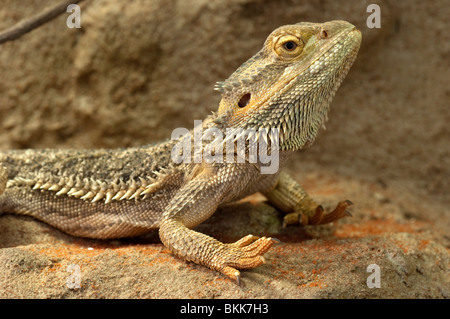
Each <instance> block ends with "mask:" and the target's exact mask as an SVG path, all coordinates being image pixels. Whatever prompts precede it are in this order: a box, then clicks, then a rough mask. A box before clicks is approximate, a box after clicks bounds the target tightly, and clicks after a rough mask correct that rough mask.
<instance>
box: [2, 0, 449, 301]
mask: <svg viewBox="0 0 450 319" xmlns="http://www.w3.org/2000/svg"><path fill="white" fill-rule="evenodd" d="M51 3H52V1H39V2H31V3H30V4H28V5H26V6H25V5H23V4H22V2H17V1H13V0H4V1H3V2H2V7H1V9H0V30H2V29H5V28H6V27H8V26H10V25H12V24H14V23H15V22H17V21H19V20H20V19H22V18H24V17H29V16H31V15H32V14H35V13H37V12H39V11H40V10H41V8H42V7H43V6H44V5H45V4H51ZM369 3H370V1H360V0H354V1H345V2H339V3H338V2H336V1H331V0H330V1H294V0H290V1H288V0H283V1H279V0H277V1H259V0H232V1H226V2H225V1H210V0H208V1H206V0H196V1H176V0H172V1H143V0H142V1H133V2H129V1H114V2H113V1H107V0H97V1H94V2H88V1H85V2H84V3H82V5H81V8H82V28H81V29H79V30H71V29H68V28H67V27H66V24H65V19H66V16H64V15H63V16H61V17H59V18H57V19H56V20H54V21H52V22H51V23H48V24H46V25H44V26H43V27H41V28H39V29H37V30H35V31H33V32H31V33H29V34H27V35H25V36H24V37H22V38H21V39H19V40H17V41H14V42H11V43H6V44H3V45H2V46H1V50H0V76H1V81H0V132H1V133H0V148H2V149H11V148H27V147H31V148H42V147H52V148H53V147H58V148H94V147H122V146H131V145H140V144H145V143H150V142H153V141H157V140H159V139H161V138H167V137H169V136H170V133H171V131H172V130H173V129H174V128H176V127H186V128H192V126H193V120H194V119H202V118H203V117H204V116H206V115H207V114H208V113H209V112H210V111H212V110H215V109H216V108H217V105H218V101H219V98H220V97H219V95H218V94H217V93H214V92H213V91H212V88H213V85H214V83H215V82H216V81H221V80H223V79H225V78H226V77H227V76H228V75H229V74H231V72H233V71H234V70H235V69H236V68H237V67H238V66H239V65H240V64H241V63H242V62H244V61H245V60H246V59H247V58H249V57H250V56H251V55H253V54H254V53H255V52H256V51H257V50H259V48H260V47H261V45H262V43H263V41H264V39H265V37H266V36H267V35H268V34H269V33H270V31H271V30H273V29H274V28H276V27H278V26H280V25H283V24H289V23H295V22H299V21H327V20H333V19H343V20H347V21H350V22H352V23H354V24H355V25H357V27H358V28H359V29H360V30H361V31H362V33H363V43H362V47H361V50H360V54H359V56H358V59H357V61H356V63H355V65H354V67H353V68H352V70H351V71H350V73H349V75H348V77H347V79H346V81H344V84H343V85H342V87H341V89H340V90H339V91H338V93H337V95H336V98H335V100H334V102H333V104H332V109H331V113H330V114H329V118H330V120H329V122H328V124H327V130H326V131H324V132H321V134H320V136H319V138H318V140H317V141H316V143H315V144H314V146H313V147H312V148H311V149H309V150H307V151H304V152H299V153H298V154H297V155H296V157H295V158H294V159H293V160H292V161H291V162H290V163H289V165H288V167H287V169H288V170H289V171H290V172H292V173H293V174H294V176H295V177H296V178H297V180H299V181H301V183H302V184H303V185H304V186H305V188H306V189H307V190H308V192H309V193H310V194H311V195H312V196H313V197H314V198H316V199H317V200H318V201H319V202H322V203H323V204H324V205H325V206H327V207H328V208H332V207H333V206H334V205H335V204H336V203H337V202H338V201H339V200H343V199H347V198H348V199H351V200H352V201H353V202H354V203H355V206H354V207H353V208H352V214H353V216H354V217H353V218H347V219H345V220H342V221H339V222H338V223H336V224H334V225H326V226H321V227H288V228H286V229H282V228H281V217H282V216H280V213H279V212H277V211H276V210H275V209H273V208H272V207H271V206H269V205H267V204H266V203H265V202H264V198H263V197H262V196H260V195H254V196H252V197H250V198H247V199H246V200H244V201H242V202H240V203H237V204H233V205H231V206H228V207H224V208H222V209H221V210H220V211H219V212H218V213H217V214H216V215H215V216H213V217H212V218H211V219H210V220H208V221H206V222H205V223H204V224H202V225H200V226H199V227H198V229H199V230H201V231H202V232H205V233H208V234H210V235H213V236H214V237H216V238H218V239H220V240H223V241H227V242H229V241H234V240H237V239H239V238H240V237H241V236H244V235H247V234H248V233H253V234H258V235H268V236H274V237H277V238H279V239H281V240H282V242H283V243H282V244H280V245H278V246H276V247H275V248H274V249H272V250H270V251H269V252H268V253H267V263H266V264H265V265H264V266H261V267H259V268H256V269H254V270H249V271H244V272H243V274H242V277H243V285H242V286H241V287H238V286H236V285H235V284H234V283H232V282H231V281H229V280H228V279H226V278H224V277H223V276H221V275H220V274H218V273H216V272H213V271H210V270H208V269H205V268H203V267H200V266H197V265H195V264H192V263H186V262H184V261H181V260H179V259H177V258H176V257H174V256H173V255H171V254H170V253H169V251H168V250H167V249H165V248H164V247H163V246H162V245H161V244H160V242H159V240H158V238H157V234H150V235H149V236H147V237H145V238H137V239H130V240H120V241H118V240H116V241H93V240H85V239H79V238H73V237H70V236H67V235H65V234H62V233H61V232H59V231H57V230H54V229H52V228H51V227H49V226H47V225H44V224H42V223H40V222H37V221H35V220H32V219H30V218H25V217H18V216H10V215H2V216H1V217H0V248H1V249H0V287H2V289H0V297H1V298H181V297H182V298H448V297H449V296H450V275H449V266H450V264H449V263H450V257H449V256H450V255H449V247H450V237H449V235H448V234H449V230H450V216H449V215H450V211H449V208H448V207H450V185H449V183H450V182H449V181H450V178H449V177H450V154H449V153H450V132H449V131H450V129H449V126H448V123H449V122H450V113H449V112H448V101H449V97H450V90H449V89H448V84H447V83H448V79H449V78H450V67H449V63H450V62H449V61H450V59H449V55H450V34H449V33H448V32H447V30H448V27H449V22H448V19H447V18H448V16H449V15H450V12H449V11H450V8H449V7H448V6H446V5H441V4H440V3H439V1H437V2H423V1H418V0H415V1H404V2H400V3H399V2H397V1H383V3H382V4H381V10H382V28H381V29H368V28H367V27H366V24H365V22H366V18H367V16H368V14H367V13H366V8H367V5H368V4H369ZM372 264H376V265H378V266H379V267H380V284H381V288H369V287H368V286H367V278H368V277H369V276H370V275H371V273H370V272H367V267H368V266H369V265H372ZM70 265H72V266H71V267H74V266H75V268H69V270H68V267H69V266H70ZM73 265H74V266H73ZM77 267H79V268H77ZM74 269H75V270H74ZM77 269H79V275H80V276H79V278H80V279H81V281H80V288H70V287H73V284H74V283H76V281H74V278H75V277H76V276H77V273H76V272H77Z"/></svg>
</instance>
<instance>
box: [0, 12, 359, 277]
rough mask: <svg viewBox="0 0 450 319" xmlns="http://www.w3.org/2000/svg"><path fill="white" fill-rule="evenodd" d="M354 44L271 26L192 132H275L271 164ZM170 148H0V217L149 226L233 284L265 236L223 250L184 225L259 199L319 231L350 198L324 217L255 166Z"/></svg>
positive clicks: (327, 26)
mask: <svg viewBox="0 0 450 319" xmlns="http://www.w3.org/2000/svg"><path fill="white" fill-rule="evenodd" d="M360 42H361V33H360V32H359V31H358V30H357V29H356V28H355V27H354V26H353V25H352V24H350V23H348V22H345V21H331V22H326V23H298V24H294V25H286V26H282V27H280V28H277V29H276V30H274V31H273V32H272V33H271V34H270V35H269V37H268V38H267V40H266V41H265V43H264V46H263V48H262V49H261V50H260V51H259V52H258V53H256V55H254V56H253V57H252V58H250V59H249V60H248V61H247V62H245V63H244V64H242V65H241V66H240V67H239V68H238V69H237V70H236V71H235V72H234V73H233V74H232V75H231V76H230V77H229V78H228V79H227V80H226V81H224V82H219V83H218V84H217V86H216V90H218V91H219V92H220V93H221V94H222V99H221V101H220V105H219V110H218V112H217V113H213V115H210V116H209V117H207V119H206V120H205V121H204V124H203V128H204V129H206V130H207V129H210V128H216V129H218V130H219V131H220V132H225V130H226V129H227V128H242V129H255V130H258V129H260V128H266V129H270V128H277V129H278V132H279V144H277V145H279V164H280V166H282V165H283V163H284V162H285V161H286V160H287V159H288V158H289V157H290V155H291V154H292V153H293V152H294V151H295V150H298V149H303V148H306V147H308V146H309V145H311V143H312V142H313V141H314V139H315V137H316V135H317V133H318V130H319V129H320V128H321V127H322V126H323V124H324V122H325V121H326V119H327V112H328V109H329V105H330V102H331V100H332V98H333V97H334V94H335V92H336V90H337V89H338V87H339V86H340V84H341V82H342V81H343V79H344V77H345V76H346V74H347V72H348V70H349V69H350V67H351V65H352V64H353V61H354V60H355V58H356V55H357V52H358V50H359V46H360ZM178 142H179V139H178V140H167V141H164V142H161V143H158V144H154V145H147V146H142V147H134V148H127V149H100V150H52V149H44V150H10V151H0V163H1V164H2V165H3V167H2V165H0V194H1V195H0V212H2V213H14V214H23V215H29V216H32V217H34V218H36V219H38V220H41V221H44V222H45V223H47V224H50V225H52V226H54V227H56V228H57V229H60V230H61V231H63V232H65V233H68V234H70V235H73V236H80V237H87V238H98V239H107V238H123V237H131V236H138V235H141V234H145V233H146V232H149V231H150V230H152V229H155V228H158V229H159V236H160V239H161V241H162V243H163V244H164V245H165V246H166V247H167V248H168V249H169V250H170V251H171V252H172V253H173V254H175V255H176V256H178V257H180V258H181V259H184V260H188V261H192V262H194V263H197V264H201V265H204V266H206V267H209V268H211V269H214V270H217V271H219V272H221V273H223V274H224V275H226V276H228V277H230V278H232V279H234V280H236V281H237V282H238V283H239V280H240V272H239V270H238V269H248V268H254V267H256V266H259V265H261V264H263V263H264V258H263V254H264V253H265V252H267V251H268V249H269V248H270V247H271V246H272V245H273V244H274V243H275V242H276V240H275V239H274V238H266V237H261V238H259V237H257V236H253V235H248V236H246V237H244V238H242V239H240V240H238V241H237V242H235V243H230V244H225V243H222V242H220V241H218V240H216V239H214V238H212V237H210V236H207V235H205V234H202V233H199V232H197V231H194V230H192V228H193V227H195V226H196V225H198V224H200V223H202V222H203V221H205V220H206V219H207V218H209V217H210V216H211V215H212V214H213V213H214V212H215V211H216V210H217V208H218V207H219V206H221V205H223V204H226V203H229V202H232V201H236V200H239V199H241V198H243V197H245V196H247V195H250V194H252V193H255V192H260V193H262V194H263V195H265V196H266V197H267V199H268V200H269V202H270V203H271V204H273V205H274V206H275V207H277V208H278V209H280V210H281V211H283V212H285V213H287V215H286V216H285V219H284V222H285V224H292V223H296V222H297V223H301V224H304V225H306V224H324V223H329V222H332V221H335V220H337V219H340V218H342V217H344V216H346V215H347V214H348V211H347V208H348V207H349V206H350V205H351V202H350V201H342V202H340V203H339V204H338V205H337V207H336V208H335V209H334V210H333V211H331V212H329V213H326V212H325V211H324V209H323V207H322V206H321V205H318V204H317V203H316V202H314V200H312V199H311V198H310V197H309V196H308V194H307V193H306V192H305V191H304V190H303V188H302V187H301V186H300V185H299V184H298V183H297V182H295V181H294V180H293V179H292V178H290V177H289V176H288V175H287V174H286V173H283V172H280V170H278V171H277V172H275V173H273V174H261V171H260V168H261V166H262V165H263V164H262V163H259V162H257V163H249V162H248V161H244V162H243V163H228V162H224V163H219V162H212V163H210V162H206V161H205V160H202V161H201V162H200V163H193V162H191V163H178V164H177V163H174V161H173V160H172V157H171V154H172V150H173V148H174V146H175V145H176V144H177V143H178ZM272 142H273V141H272ZM246 145H247V146H248V143H247V144H246ZM222 150H223V149H222ZM246 150H248V147H247V148H246ZM246 158H247V157H246ZM247 159H248V158H247Z"/></svg>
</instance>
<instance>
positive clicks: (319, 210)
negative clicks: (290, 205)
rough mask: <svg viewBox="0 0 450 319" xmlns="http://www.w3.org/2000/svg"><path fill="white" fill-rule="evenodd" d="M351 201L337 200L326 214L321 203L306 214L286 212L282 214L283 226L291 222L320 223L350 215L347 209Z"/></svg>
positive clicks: (303, 223)
mask: <svg viewBox="0 0 450 319" xmlns="http://www.w3.org/2000/svg"><path fill="white" fill-rule="evenodd" d="M352 205H353V203H352V202H351V201H349V200H345V201H342V202H339V203H338V204H337V206H336V208H335V209H334V210H333V211H332V212H330V213H328V214H326V213H325V210H324V209H323V207H322V205H319V206H317V207H316V209H315V211H314V212H312V214H306V213H304V212H294V213H290V214H287V215H286V216H284V220H283V227H286V226H287V225H291V224H300V225H322V224H328V223H331V222H334V221H336V220H338V219H341V218H343V217H345V216H352V215H351V214H350V212H349V211H348V210H347V208H349V207H350V206H352Z"/></svg>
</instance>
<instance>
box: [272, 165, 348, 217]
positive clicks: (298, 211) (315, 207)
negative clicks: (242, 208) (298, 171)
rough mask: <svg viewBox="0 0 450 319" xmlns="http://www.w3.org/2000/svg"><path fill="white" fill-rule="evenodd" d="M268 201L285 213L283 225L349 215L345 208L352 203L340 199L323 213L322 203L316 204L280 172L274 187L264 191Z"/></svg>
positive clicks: (295, 183) (298, 185)
mask: <svg viewBox="0 0 450 319" xmlns="http://www.w3.org/2000/svg"><path fill="white" fill-rule="evenodd" d="M264 196H266V197H267V199H268V200H269V202H270V203H271V204H272V205H274V206H275V207H277V208H278V209H280V210H282V211H283V212H285V213H287V214H286V215H285V216H284V220H283V226H287V225H290V224H298V223H300V224H301V225H320V224H327V223H330V222H333V221H335V220H338V219H340V218H342V217H345V216H351V214H350V213H349V212H348V210H347V208H348V207H349V206H351V205H352V204H353V203H352V202H351V201H349V200H345V201H341V202H339V203H338V205H337V206H336V208H335V209H334V210H333V211H331V212H330V213H325V210H324V209H323V207H322V205H319V204H317V203H316V202H315V201H314V200H313V199H311V197H309V195H308V194H307V193H306V191H305V190H304V189H303V188H302V187H301V185H300V184H298V183H297V182H296V181H295V180H294V179H292V178H291V177H290V176H289V175H288V174H286V173H284V172H281V173H280V176H279V178H278V182H277V184H276V186H275V188H273V189H271V190H270V191H268V192H266V193H264Z"/></svg>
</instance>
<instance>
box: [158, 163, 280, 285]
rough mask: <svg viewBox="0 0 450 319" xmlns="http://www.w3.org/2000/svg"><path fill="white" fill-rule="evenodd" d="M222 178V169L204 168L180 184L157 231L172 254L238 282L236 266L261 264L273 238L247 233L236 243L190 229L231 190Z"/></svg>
mask: <svg viewBox="0 0 450 319" xmlns="http://www.w3.org/2000/svg"><path fill="white" fill-rule="evenodd" d="M222 173H223V172H222ZM224 179H226V177H225V178H224V174H221V172H215V173H214V174H212V173H208V172H207V171H206V172H202V173H201V174H200V175H198V176H196V177H195V178H194V179H192V180H191V181H189V182H188V183H187V184H186V185H185V186H183V187H182V188H181V189H180V190H179V192H178V194H177V195H176V196H175V197H174V198H173V200H172V201H171V202H170V204H169V206H168V208H167V209H166V211H165V213H164V215H163V218H162V220H161V222H160V228H159V235H160V238H161V241H162V242H163V243H164V245H165V246H166V247H168V248H169V249H170V250H171V251H172V252H173V253H174V254H175V255H177V256H179V257H180V258H183V259H185V260H189V261H192V262H195V263H197V264H201V265H204V266H206V267H209V268H211V269H215V270H217V271H219V272H221V273H223V274H225V275H226V276H228V277H230V278H232V279H234V280H236V281H237V282H238V283H239V282H240V272H239V271H238V270H237V269H248V268H254V267H257V266H259V265H261V264H263V263H264V258H263V257H262V255H263V254H264V253H265V252H266V251H267V250H268V249H269V248H270V247H271V246H272V245H273V244H274V243H275V242H276V240H275V239H272V238H266V237H262V238H258V237H256V236H253V235H248V236H246V237H244V238H242V239H240V240H238V241H237V242H235V243H232V244H224V243H222V242H220V241H218V240H216V239H214V238H212V237H210V236H207V235H205V234H202V233H199V232H197V231H194V230H192V229H190V228H192V227H195V226H196V225H198V224H200V223H201V222H203V221H204V220H206V219H207V218H208V217H210V216H211V215H212V214H213V213H214V212H215V211H216V209H217V207H218V205H219V204H221V202H222V200H223V198H224V197H226V196H229V194H230V192H233V190H232V189H231V186H232V185H231V183H228V182H226V181H224Z"/></svg>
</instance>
